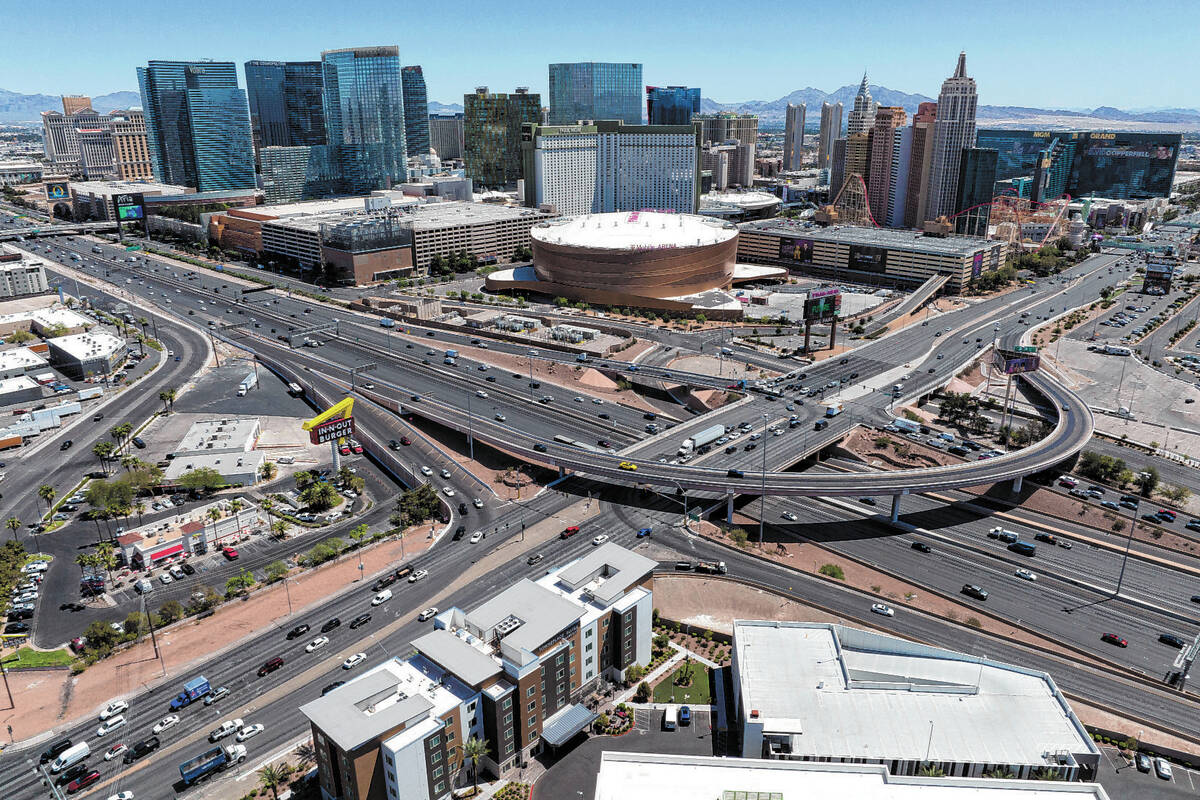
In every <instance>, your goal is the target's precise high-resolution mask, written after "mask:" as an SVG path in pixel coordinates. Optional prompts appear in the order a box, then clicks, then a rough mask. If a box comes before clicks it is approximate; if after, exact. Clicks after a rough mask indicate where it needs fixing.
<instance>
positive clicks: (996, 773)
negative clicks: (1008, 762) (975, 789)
mask: <svg viewBox="0 0 1200 800" xmlns="http://www.w3.org/2000/svg"><path fill="white" fill-rule="evenodd" d="M983 777H985V778H1005V779H1009V780H1011V779H1013V778H1015V777H1017V775H1016V773H1014V772H1013V771H1012V770H1010V769H1006V768H1004V767H996V768H995V769H993V770H988V771H987V772H985V773H983Z"/></svg>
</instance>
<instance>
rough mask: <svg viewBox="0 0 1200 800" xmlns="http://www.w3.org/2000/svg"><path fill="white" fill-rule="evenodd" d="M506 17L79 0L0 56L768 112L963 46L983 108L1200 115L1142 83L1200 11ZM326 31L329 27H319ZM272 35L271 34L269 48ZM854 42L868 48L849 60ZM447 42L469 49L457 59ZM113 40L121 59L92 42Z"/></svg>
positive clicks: (301, 2) (943, 70)
mask: <svg viewBox="0 0 1200 800" xmlns="http://www.w3.org/2000/svg"><path fill="white" fill-rule="evenodd" d="M503 8H505V7H504V6H501V5H500V4H498V3H494V2H486V1H485V0H467V2H465V3H464V4H463V5H462V6H461V9H462V13H461V15H460V17H458V18H456V19H455V20H448V19H447V18H444V17H443V18H436V19H435V18H419V19H418V18H414V19H412V20H408V19H403V18H401V17H400V16H398V15H397V14H396V13H395V6H393V5H385V4H384V3H382V2H377V0H369V1H368V2H360V3H358V4H357V5H356V6H354V7H353V9H351V10H350V11H349V12H348V13H344V14H343V15H342V16H341V17H338V18H336V19H327V18H326V17H327V15H326V13H325V12H326V7H325V6H323V5H322V4H318V3H316V2H314V0H296V2H294V3H293V4H292V5H291V6H290V12H291V13H289V14H288V15H287V16H286V17H280V16H278V15H277V13H276V12H275V11H274V10H272V9H271V8H269V7H254V6H247V5H245V4H241V3H233V2H230V0H216V2H213V3H210V4H208V5H206V6H205V7H204V8H195V9H190V8H184V9H180V8H174V7H172V8H169V9H168V8H156V7H151V8H148V9H146V10H145V11H139V13H138V14H137V15H129V14H127V13H121V12H119V11H118V10H116V9H115V8H112V7H97V6H94V5H92V4H85V3H82V2H80V1H79V0H66V2H64V3H62V4H60V6H59V7H58V13H56V15H55V16H54V17H53V18H52V19H51V18H44V17H37V18H24V19H21V20H19V21H18V25H17V27H16V30H14V31H13V32H14V33H15V34H16V35H15V36H13V37H10V46H9V47H8V48H6V54H5V56H4V57H3V60H0V74H2V75H4V78H3V81H4V85H3V86H0V88H3V89H6V90H9V91H14V92H21V93H43V94H49V95H58V94H90V95H100V94H107V93H110V92H114V91H122V90H128V91H136V86H137V84H136V76H135V73H134V68H135V67H136V66H137V65H138V64H140V63H145V62H146V61H149V60H154V59H177V60H191V59H201V58H211V59H213V60H216V61H234V62H235V63H237V64H238V65H239V72H240V71H241V65H242V64H243V63H244V62H245V61H248V60H253V59H263V60H279V61H289V60H315V59H319V58H320V53H321V52H322V51H323V50H331V49H337V48H341V47H366V46H375V45H398V46H399V47H400V54H401V56H400V57H401V61H402V63H404V64H420V65H421V66H422V67H424V71H425V77H426V81H427V84H428V93H429V98H430V100H433V101H437V102H441V103H459V104H461V102H462V96H463V95H464V94H466V93H469V92H471V91H472V90H473V89H474V88H475V87H476V86H479V85H486V86H489V87H490V88H491V89H492V91H500V92H507V91H512V90H513V89H514V88H515V87H517V86H528V87H529V88H530V90H531V91H533V92H538V93H540V94H542V95H543V96H548V86H547V83H548V65H549V64H550V63H555V62H570V61H612V62H636V63H641V64H643V65H644V69H643V75H644V80H645V83H646V84H649V85H659V86H662V85H687V86H699V87H700V88H701V89H702V91H703V96H704V97H706V98H709V99H712V100H714V101H716V102H720V103H738V102H745V101H752V100H764V101H772V100H775V99H778V98H781V97H783V96H785V95H787V94H788V93H790V92H792V91H795V90H797V89H802V88H806V87H816V88H819V89H821V90H822V91H826V92H831V91H834V90H836V89H838V88H840V87H842V86H845V85H848V84H853V83H857V82H858V80H859V78H861V75H862V73H863V71H864V70H865V71H866V72H867V73H868V74H869V75H870V77H871V82H872V83H874V84H878V85H882V86H886V87H888V88H891V89H895V90H898V91H903V92H907V93H915V94H923V95H928V96H936V94H937V90H938V87H939V86H940V85H941V82H942V81H943V80H944V79H945V78H946V77H947V76H948V75H949V74H951V73H952V71H953V69H954V62H955V59H956V58H957V55H958V52H959V51H960V50H965V51H966V52H967V57H968V61H969V63H970V64H971V73H972V75H973V77H975V78H976V80H977V82H978V85H979V88H980V100H981V103H982V104H985V105H1002V106H1028V107H1036V108H1047V109H1064V110H1073V109H1079V108H1089V109H1090V108H1096V107H1099V106H1114V107H1117V108H1123V109H1143V108H1200V88H1197V87H1196V86H1195V85H1189V84H1178V83H1176V82H1175V81H1172V80H1169V79H1168V80H1157V81H1149V80H1146V77H1145V76H1147V75H1164V76H1169V75H1171V74H1181V73H1182V74H1187V73H1188V72H1189V71H1191V70H1194V69H1195V68H1196V67H1197V66H1200V57H1197V56H1196V55H1195V53H1194V51H1193V50H1192V49H1191V48H1190V47H1189V45H1190V41H1189V35H1188V34H1187V31H1188V30H1190V26H1188V25H1177V26H1163V25H1161V23H1160V22H1159V21H1158V20H1159V19H1160V17H1161V16H1165V15H1169V14H1171V13H1172V11H1177V12H1179V13H1181V14H1183V15H1184V16H1186V15H1187V12H1194V8H1189V7H1187V6H1185V4H1183V3H1179V2H1169V3H1167V8H1165V9H1163V10H1162V12H1161V15H1159V14H1156V15H1154V19H1149V18H1139V17H1137V16H1133V17H1130V15H1128V13H1127V10H1128V7H1127V6H1124V5H1121V6H1119V5H1117V4H1116V3H1115V2H1102V3H1099V4H1098V5H1094V6H1089V13H1088V14H1086V15H1084V14H1072V13H1070V12H1069V10H1067V9H1065V8H1059V7H1054V8H1048V9H1045V10H1043V12H1042V13H1041V15H1040V17H1039V25H1038V26H1030V25H1029V24H1028V20H1027V18H1024V17H1023V16H1022V15H1019V14H1016V13H1013V12H1011V11H1008V10H1004V11H997V10H996V9H995V8H991V7H989V8H983V9H974V8H964V7H962V6H961V5H958V4H953V5H952V4H950V3H949V2H933V3H926V4H923V5H922V6H921V7H919V8H912V7H910V8H897V7H895V6H892V5H888V4H884V3H881V2H877V1H876V0H859V2H854V3H852V4H851V5H850V7H848V8H845V7H843V8H844V10H843V11H842V13H840V14H839V15H837V16H836V17H833V16H831V17H825V18H813V19H807V18H803V19H801V20H799V22H800V23H801V24H803V25H804V35H803V39H802V42H803V47H801V48H793V47H792V46H791V45H788V44H785V43H784V42H779V43H775V42H773V41H770V40H767V39H764V38H763V31H765V30H768V29H769V27H764V23H765V18H763V17H761V16H750V15H749V14H737V13H730V8H729V7H728V5H727V4H718V3H714V2H711V1H710V0H699V1H698V2H691V3H684V2H682V1H681V0H665V2H664V3H662V4H661V5H660V9H659V10H660V11H661V12H663V13H660V14H658V15H656V17H657V19H658V20H669V21H670V22H669V24H668V23H666V22H662V23H656V21H655V20H649V21H645V24H641V22H640V21H639V24H636V25H630V24H628V20H627V19H626V18H624V17H616V16H615V15H611V14H608V13H605V12H604V11H601V10H595V9H593V8H591V7H576V6H572V5H563V4H552V3H549V2H547V1H546V0H533V2H532V3H531V4H530V6H529V7H528V13H527V14H522V15H521V16H520V17H519V18H517V19H513V18H511V15H507V14H505V13H499V12H500V10H501V9H503ZM672 11H674V12H676V13H672ZM1106 11H1108V12H1111V13H1106ZM949 14H953V17H954V19H955V21H956V23H955V34H956V35H955V36H954V37H953V38H950V37H947V38H945V40H944V41H939V42H938V43H936V44H934V45H931V44H929V33H930V30H929V27H928V26H929V21H930V20H940V19H943V18H945V17H946V15H949ZM26 16H27V17H31V16H32V15H26ZM864 16H865V17H867V18H869V19H870V20H871V21H872V23H873V24H871V25H868V26H858V24H857V22H856V20H858V19H860V18H862V17H864ZM717 18H720V19H721V28H722V31H723V32H724V33H725V35H724V36H723V37H721V42H722V44H721V45H720V48H719V49H718V48H713V49H714V50H717V52H712V53H709V52H705V53H704V55H703V57H699V51H697V50H696V42H697V41H706V40H707V39H706V37H711V32H712V24H713V21H714V20H715V19H717ZM314 19H321V24H319V25H313V24H310V23H311V22H312V21H313V20H314ZM235 20H236V21H237V24H236V25H232V24H230V23H231V22H232V21H235ZM1118 20H1119V24H1117V22H1118ZM473 22H474V23H475V24H472V23H473ZM455 24H458V25H459V26H460V27H457V28H456V27H454V25H455ZM852 26H853V30H851V29H852ZM264 31H269V32H270V34H271V35H270V36H269V37H266V38H264V36H263V33H264ZM851 32H853V35H854V36H855V37H857V40H856V45H857V46H856V47H854V48H847V47H845V43H846V37H847V36H848V35H850V33H851ZM450 38H453V39H454V40H455V41H456V42H457V43H458V45H457V46H454V47H447V46H446V44H447V40H448V39H450ZM118 41H119V43H120V45H119V46H112V47H108V48H105V47H99V48H97V47H96V46H95V45H96V42H118ZM46 42H57V43H58V44H59V46H61V47H62V48H64V49H65V51H67V52H82V51H83V49H84V48H85V47H86V48H88V52H89V58H88V61H87V66H86V69H83V68H82V67H81V65H80V63H79V62H76V61H71V60H62V59H60V60H48V59H46V58H45V44H46ZM198 42H202V43H205V44H203V45H198V44H197V43H198ZM731 42H746V44H745V45H742V46H731V45H730V44H729V43H731ZM1002 42H1003V43H1009V44H1005V45H1003V46H1001V45H1000V44H998V43H1002ZM1013 42H1017V43H1019V44H1020V50H1019V52H1015V53H1014V49H1015V47H1016V45H1014V44H1011V43H1013ZM526 43H528V44H530V45H533V44H536V46H524V45H525V44H526ZM543 43H545V46H542V45H543ZM463 53H467V54H469V55H470V56H471V57H467V58H463ZM497 53H503V58H499V57H497V56H496V54H497ZM1095 53H1120V54H1121V55H1122V58H1121V63H1122V64H1137V68H1136V69H1133V68H1129V69H1124V70H1116V71H1112V70H1105V71H1104V80H1103V81H1096V80H1091V79H1089V78H1088V75H1089V69H1090V68H1092V67H1093V64H1094V62H1093V60H1092V59H1093V57H1094V54H1095ZM1189 64H1190V65H1191V69H1189ZM748 65H750V66H748ZM241 79H242V80H244V76H242V77H241Z"/></svg>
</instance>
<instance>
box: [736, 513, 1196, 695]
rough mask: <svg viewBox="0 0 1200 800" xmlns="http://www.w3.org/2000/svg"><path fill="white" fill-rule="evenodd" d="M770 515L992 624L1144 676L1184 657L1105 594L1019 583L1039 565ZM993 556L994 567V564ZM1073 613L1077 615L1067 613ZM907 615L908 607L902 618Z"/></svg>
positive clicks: (860, 525)
mask: <svg viewBox="0 0 1200 800" xmlns="http://www.w3.org/2000/svg"><path fill="white" fill-rule="evenodd" d="M767 509H768V511H767V512H766V513H767V519H768V522H767V527H768V529H771V528H774V529H775V531H778V532H780V533H783V534H784V535H787V536H789V537H802V538H806V539H811V540H813V541H815V542H818V543H820V544H821V546H823V547H826V548H828V549H830V550H833V551H834V552H841V553H845V554H847V555H850V556H853V557H855V558H856V559H859V560H861V561H863V562H865V563H867V564H868V565H872V566H877V567H879V568H881V569H884V570H886V571H890V572H893V573H895V574H898V575H900V576H908V580H911V581H913V582H914V583H916V584H918V585H924V586H928V587H930V588H932V589H936V590H938V591H939V592H941V593H942V594H944V595H946V596H948V597H951V598H954V599H955V600H956V601H957V602H959V603H960V604H962V605H966V606H970V607H974V608H977V609H979V611H981V612H983V613H987V614H989V615H990V616H993V617H999V618H1000V619H1011V620H1014V621H1015V622H1016V623H1017V624H1023V625H1024V626H1025V627H1027V628H1030V629H1032V630H1034V631H1035V632H1038V633H1041V634H1043V635H1046V636H1048V637H1049V638H1051V639H1054V640H1058V641H1063V642H1066V643H1069V644H1071V645H1072V646H1074V647H1077V648H1079V649H1082V650H1084V651H1085V652H1091V653H1094V654H1097V655H1100V656H1102V657H1104V658H1107V659H1109V660H1111V661H1114V662H1115V663H1118V664H1121V665H1123V666H1126V667H1129V668H1131V669H1135V670H1137V671H1139V672H1141V673H1142V674H1143V675H1147V676H1153V677H1158V676H1160V675H1161V674H1164V673H1165V670H1166V668H1167V667H1168V666H1169V665H1170V661H1171V660H1173V659H1174V657H1175V655H1176V654H1177V652H1178V651H1176V650H1173V649H1172V648H1170V647H1167V646H1165V645H1161V644H1158V642H1157V637H1158V634H1159V633H1160V632H1161V631H1160V630H1158V629H1155V628H1154V621H1153V618H1154V617H1157V615H1153V614H1150V613H1148V612H1146V611H1144V610H1143V609H1140V608H1137V607H1134V606H1131V605H1129V604H1127V603H1117V602H1113V603H1108V602H1105V599H1104V595H1102V594H1101V593H1099V592H1092V591H1088V590H1086V589H1082V588H1080V587H1077V586H1074V585H1072V584H1070V583H1067V582H1065V581H1062V582H1059V581H1055V580H1052V579H1049V578H1047V577H1046V576H1044V575H1043V576H1042V578H1043V579H1042V580H1037V581H1027V580H1024V579H1022V578H1020V577H1017V575H1016V574H1015V572H1016V570H1017V569H1030V570H1033V571H1034V574H1040V573H1039V571H1038V569H1037V562H1036V560H1035V559H1029V560H1028V561H1027V562H1026V563H1025V564H1024V565H1022V564H1019V563H1015V562H1010V561H1009V560H1008V559H1006V558H1004V557H1002V556H1001V555H1000V554H999V553H994V554H992V553H987V551H986V548H981V549H982V550H983V551H984V552H983V554H982V555H981V553H979V552H975V551H972V550H969V549H959V548H955V547H954V546H953V545H952V544H948V543H946V542H944V541H938V540H934V541H930V540H929V539H927V538H926V539H922V537H921V536H920V535H919V534H915V535H909V534H901V533H899V532H896V533H892V534H891V535H888V534H886V533H884V534H882V535H881V531H880V528H879V526H878V523H876V522H874V521H870V520H864V519H861V518H855V517H854V516H852V515H850V514H848V513H846V512H844V511H840V510H836V511H835V510H834V509H832V508H828V507H824V508H823V507H821V506H819V505H816V504H813V505H808V506H800V505H798V504H795V503H792V504H789V503H786V502H772V503H769V504H768V505H767ZM785 510H786V511H789V512H791V513H794V514H795V515H796V516H797V518H798V521H797V522H788V521H786V520H783V519H781V517H780V515H781V514H782V511H785ZM757 512H758V508H757V504H756V503H750V504H748V505H747V507H746V508H745V509H744V510H743V513H745V514H747V515H748V516H750V517H752V518H754V517H755V515H756V514H757ZM827 531H828V532H834V537H833V538H830V537H829V536H827V535H826V532H827ZM917 540H923V541H927V542H929V543H930V544H931V545H932V546H933V548H934V553H932V554H924V553H921V552H919V551H917V550H914V549H912V543H913V541H917ZM930 556H933V558H931V557H930ZM988 556H991V558H992V559H994V560H989V559H988ZM931 567H936V569H931ZM966 584H972V585H976V586H980V587H982V588H983V589H984V590H986V591H988V592H989V595H990V596H989V597H988V598H987V600H978V599H975V598H972V597H968V596H967V595H965V594H963V593H962V591H961V590H962V587H963V586H964V585H966ZM997 587H999V588H997ZM1066 609H1077V610H1075V611H1073V612H1068V611H1066ZM903 611H904V609H903V608H901V609H899V610H898V613H903ZM1158 621H1161V618H1159V620H1158ZM1105 633H1116V634H1118V635H1119V636H1121V637H1122V638H1124V639H1126V640H1127V641H1129V642H1130V643H1131V646H1130V647H1129V648H1127V649H1122V648H1116V647H1113V646H1111V645H1108V644H1104V643H1102V642H1101V639H1100V637H1101V636H1102V635H1103V634H1105Z"/></svg>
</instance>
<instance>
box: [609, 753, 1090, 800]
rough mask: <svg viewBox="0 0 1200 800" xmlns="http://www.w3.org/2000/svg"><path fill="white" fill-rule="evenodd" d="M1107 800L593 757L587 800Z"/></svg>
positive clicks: (751, 766)
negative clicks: (592, 787)
mask: <svg viewBox="0 0 1200 800" xmlns="http://www.w3.org/2000/svg"><path fill="white" fill-rule="evenodd" d="M663 797H678V798H701V797H703V798H715V799H716V800H793V798H798V797H810V798H833V797H848V798H854V800H1108V793H1107V792H1105V791H1104V787H1102V786H1101V785H1100V784H1098V783H1063V782H1047V781H1018V780H996V779H994V778H948V777H942V778H929V777H921V776H900V775H891V774H889V773H888V771H887V769H886V768H885V767H883V766H882V765H879V764H824V763H812V762H807V763H800V762H795V761H787V762H785V761H761V760H745V759H736V758H718V757H715V756H685V755H660V754H657V753H614V752H605V753H602V754H601V756H600V771H599V774H598V775H597V778H596V793H595V795H593V800H660V798H663Z"/></svg>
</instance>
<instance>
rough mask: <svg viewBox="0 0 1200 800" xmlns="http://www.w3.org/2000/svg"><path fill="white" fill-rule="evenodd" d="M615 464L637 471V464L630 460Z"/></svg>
mask: <svg viewBox="0 0 1200 800" xmlns="http://www.w3.org/2000/svg"><path fill="white" fill-rule="evenodd" d="M617 466H618V467H620V468H621V469H627V470H629V471H630V472H637V464H634V463H633V462H632V461H622V462H621V463H620V464H618V465H617Z"/></svg>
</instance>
